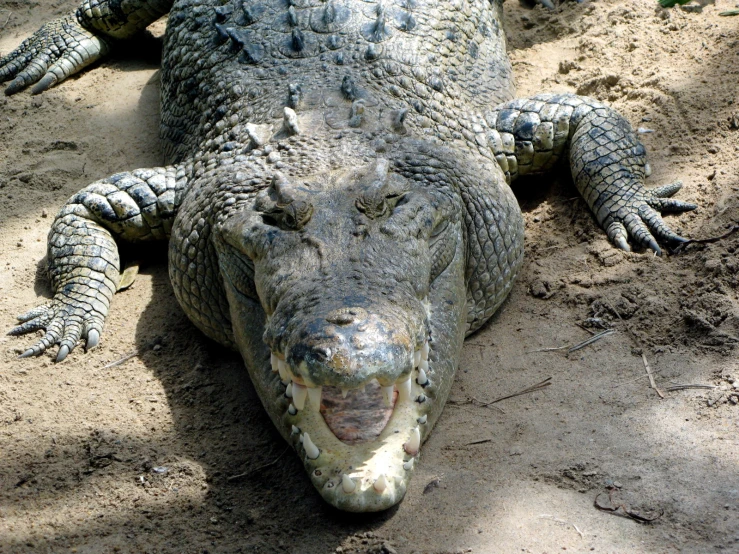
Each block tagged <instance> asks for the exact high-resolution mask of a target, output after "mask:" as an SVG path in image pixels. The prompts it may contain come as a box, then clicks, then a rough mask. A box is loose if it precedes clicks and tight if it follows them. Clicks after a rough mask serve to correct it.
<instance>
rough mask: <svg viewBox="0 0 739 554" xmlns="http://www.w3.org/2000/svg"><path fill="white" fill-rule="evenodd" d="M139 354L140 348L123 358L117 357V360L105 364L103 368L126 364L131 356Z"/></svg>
mask: <svg viewBox="0 0 739 554" xmlns="http://www.w3.org/2000/svg"><path fill="white" fill-rule="evenodd" d="M138 355H139V351H138V349H137V350H134V351H133V352H129V353H128V354H126V355H125V356H123V357H122V358H119V359H117V360H116V361H115V362H110V363H109V364H107V365H104V366H103V369H110V368H111V367H118V366H119V365H123V364H125V363H126V362H127V361H128V360H130V359H131V358H135V357H136V356H138Z"/></svg>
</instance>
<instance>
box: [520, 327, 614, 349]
mask: <svg viewBox="0 0 739 554" xmlns="http://www.w3.org/2000/svg"><path fill="white" fill-rule="evenodd" d="M589 332H591V331H589ZM615 332H616V330H615V329H606V330H605V331H601V332H600V333H597V334H595V335H593V336H592V337H589V338H587V339H585V340H584V341H582V342H581V343H578V344H576V345H575V346H569V345H567V344H566V345H564V346H552V347H549V348H537V349H536V350H527V351H526V354H533V353H535V352H557V351H558V350H567V353H568V354H572V353H573V352H576V351H578V350H580V349H581V348H585V347H586V346H589V345H591V344H593V343H594V342H597V341H599V340H600V339H602V338H603V337H607V336H608V335H612V334H613V333H615Z"/></svg>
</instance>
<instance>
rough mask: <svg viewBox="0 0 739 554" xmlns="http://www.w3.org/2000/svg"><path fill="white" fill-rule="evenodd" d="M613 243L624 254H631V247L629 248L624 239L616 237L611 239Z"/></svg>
mask: <svg viewBox="0 0 739 554" xmlns="http://www.w3.org/2000/svg"><path fill="white" fill-rule="evenodd" d="M613 242H614V243H615V244H616V246H617V247H618V248H620V249H621V250H623V251H624V252H631V246H629V243H628V242H626V239H625V238H624V237H616V238H615V239H613Z"/></svg>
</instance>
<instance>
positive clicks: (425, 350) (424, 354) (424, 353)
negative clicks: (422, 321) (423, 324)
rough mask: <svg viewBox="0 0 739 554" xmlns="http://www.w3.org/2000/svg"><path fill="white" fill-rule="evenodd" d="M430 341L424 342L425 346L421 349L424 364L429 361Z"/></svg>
mask: <svg viewBox="0 0 739 554" xmlns="http://www.w3.org/2000/svg"><path fill="white" fill-rule="evenodd" d="M429 350H431V349H430V348H429V341H424V343H423V346H422V347H421V360H422V361H424V362H427V361H428V359H429Z"/></svg>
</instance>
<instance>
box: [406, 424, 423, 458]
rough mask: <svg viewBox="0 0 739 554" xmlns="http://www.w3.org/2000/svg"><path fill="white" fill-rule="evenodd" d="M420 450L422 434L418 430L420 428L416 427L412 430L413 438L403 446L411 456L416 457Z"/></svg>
mask: <svg viewBox="0 0 739 554" xmlns="http://www.w3.org/2000/svg"><path fill="white" fill-rule="evenodd" d="M419 448H421V432H420V431H419V430H418V427H414V428H413V429H411V438H409V439H408V442H407V443H405V444H404V445H403V450H405V451H406V453H407V454H409V455H410V456H415V455H416V454H418V449H419Z"/></svg>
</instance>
